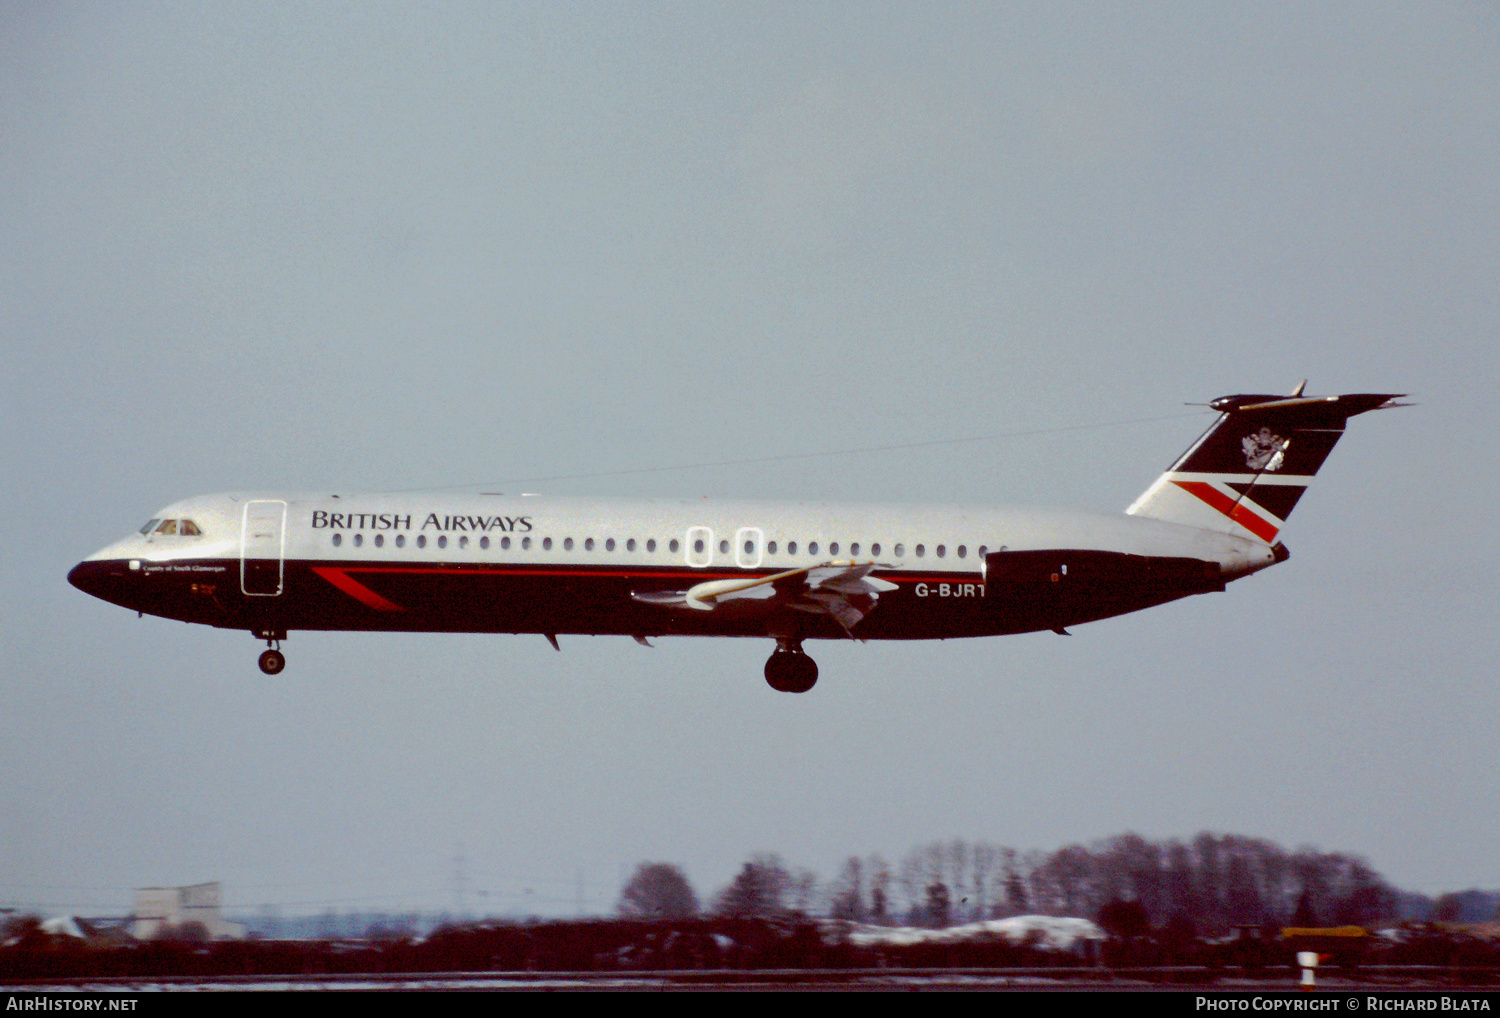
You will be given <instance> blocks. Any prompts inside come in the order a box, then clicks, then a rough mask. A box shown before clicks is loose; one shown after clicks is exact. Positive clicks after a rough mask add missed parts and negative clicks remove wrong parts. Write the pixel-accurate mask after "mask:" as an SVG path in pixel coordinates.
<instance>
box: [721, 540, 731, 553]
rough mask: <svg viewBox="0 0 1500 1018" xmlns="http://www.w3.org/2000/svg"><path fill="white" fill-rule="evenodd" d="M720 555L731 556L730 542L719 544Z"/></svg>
mask: <svg viewBox="0 0 1500 1018" xmlns="http://www.w3.org/2000/svg"><path fill="white" fill-rule="evenodd" d="M719 554H720V555H728V554H729V542H728V541H720V542H719Z"/></svg>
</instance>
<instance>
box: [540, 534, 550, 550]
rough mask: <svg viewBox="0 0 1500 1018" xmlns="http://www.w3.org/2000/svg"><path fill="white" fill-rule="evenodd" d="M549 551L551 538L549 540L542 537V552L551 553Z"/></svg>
mask: <svg viewBox="0 0 1500 1018" xmlns="http://www.w3.org/2000/svg"><path fill="white" fill-rule="evenodd" d="M551 550H552V538H550V537H544V538H542V551H551Z"/></svg>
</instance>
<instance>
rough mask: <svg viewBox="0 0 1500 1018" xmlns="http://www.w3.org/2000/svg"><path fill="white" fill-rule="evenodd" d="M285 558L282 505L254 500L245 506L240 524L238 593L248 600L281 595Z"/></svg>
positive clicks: (283, 503) (272, 500)
mask: <svg viewBox="0 0 1500 1018" xmlns="http://www.w3.org/2000/svg"><path fill="white" fill-rule="evenodd" d="M285 556H286V503H285V502H282V501H280V500H279V499H256V500H254V501H251V502H246V503H245V516H244V521H243V522H242V523H241V524H240V590H242V591H244V592H245V593H246V594H249V595H251V596H252V597H274V596H275V595H277V594H280V593H281V585H282V560H283V559H284V558H285Z"/></svg>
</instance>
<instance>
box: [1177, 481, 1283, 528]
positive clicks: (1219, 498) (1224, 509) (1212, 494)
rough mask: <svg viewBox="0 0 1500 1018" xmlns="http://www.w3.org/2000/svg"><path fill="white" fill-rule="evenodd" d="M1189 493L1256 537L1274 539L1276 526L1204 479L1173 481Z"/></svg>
mask: <svg viewBox="0 0 1500 1018" xmlns="http://www.w3.org/2000/svg"><path fill="white" fill-rule="evenodd" d="M1172 483H1173V484H1175V485H1177V486H1178V487H1179V488H1181V489H1182V490H1183V491H1185V492H1187V493H1188V494H1189V495H1195V496H1197V497H1198V498H1200V499H1202V500H1203V501H1204V502H1205V503H1207V504H1208V505H1209V506H1211V507H1213V508H1214V509H1217V510H1218V511H1219V512H1221V513H1223V514H1224V515H1225V516H1228V517H1229V518H1230V519H1231V520H1234V522H1236V523H1238V524H1239V525H1240V526H1242V527H1244V528H1245V529H1246V530H1248V531H1250V533H1252V534H1254V535H1255V536H1256V537H1258V538H1260V539H1261V540H1262V541H1265V542H1266V543H1267V544H1270V543H1271V542H1272V541H1274V540H1276V533H1277V529H1278V528H1277V526H1276V524H1274V523H1272V522H1271V521H1270V520H1268V519H1265V518H1264V517H1262V516H1257V515H1256V514H1255V513H1254V512H1252V511H1251V510H1250V509H1249V508H1248V507H1247V506H1246V505H1245V503H1244V502H1242V501H1241V502H1236V501H1235V500H1234V499H1232V498H1230V497H1229V496H1228V495H1226V494H1224V493H1223V492H1222V491H1220V490H1219V489H1218V488H1215V487H1214V486H1213V485H1211V484H1209V483H1208V482H1206V481H1173V482H1172Z"/></svg>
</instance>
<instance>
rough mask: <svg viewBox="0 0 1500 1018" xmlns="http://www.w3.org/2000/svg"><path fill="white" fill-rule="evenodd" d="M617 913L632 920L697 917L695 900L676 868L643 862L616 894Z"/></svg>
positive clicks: (663, 863)
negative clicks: (617, 902) (617, 901)
mask: <svg viewBox="0 0 1500 1018" xmlns="http://www.w3.org/2000/svg"><path fill="white" fill-rule="evenodd" d="M619 911H620V914H621V915H622V916H627V917H630V918H633V919H682V918H685V917H687V916H691V915H697V914H698V896H697V895H696V894H694V893H693V885H692V884H690V883H688V879H687V877H685V876H684V875H683V873H682V870H680V869H678V868H677V867H676V866H673V865H672V864H671V863H665V862H643V863H641V864H640V865H639V866H637V867H636V868H635V875H634V876H632V877H631V878H630V880H629V881H627V882H626V884H625V888H624V890H622V891H621V892H620V904H619Z"/></svg>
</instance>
